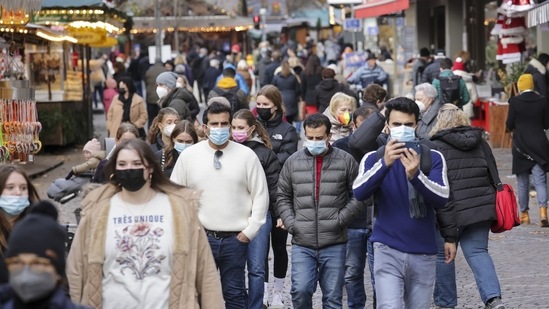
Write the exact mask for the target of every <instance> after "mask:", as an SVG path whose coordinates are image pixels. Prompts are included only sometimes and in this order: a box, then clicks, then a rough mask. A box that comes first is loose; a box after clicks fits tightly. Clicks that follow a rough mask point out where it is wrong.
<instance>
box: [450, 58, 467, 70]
mask: <svg viewBox="0 0 549 309" xmlns="http://www.w3.org/2000/svg"><path fill="white" fill-rule="evenodd" d="M452 70H454V71H455V70H461V71H465V63H463V59H462V58H461V57H457V58H456V61H454V65H453V66H452Z"/></svg>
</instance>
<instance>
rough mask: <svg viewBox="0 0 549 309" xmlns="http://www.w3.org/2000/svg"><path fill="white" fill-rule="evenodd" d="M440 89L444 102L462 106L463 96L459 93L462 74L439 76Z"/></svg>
mask: <svg viewBox="0 0 549 309" xmlns="http://www.w3.org/2000/svg"><path fill="white" fill-rule="evenodd" d="M438 80H439V81H440V91H441V99H442V103H452V104H454V105H455V106H461V96H460V93H459V85H460V82H461V76H456V75H452V76H446V77H442V76H439V77H438Z"/></svg>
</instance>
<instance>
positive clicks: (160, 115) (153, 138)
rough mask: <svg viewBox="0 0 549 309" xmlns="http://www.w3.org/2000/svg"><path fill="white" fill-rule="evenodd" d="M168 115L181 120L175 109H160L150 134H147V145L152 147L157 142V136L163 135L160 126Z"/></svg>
mask: <svg viewBox="0 0 549 309" xmlns="http://www.w3.org/2000/svg"><path fill="white" fill-rule="evenodd" d="M167 115H174V116H177V119H178V120H179V113H178V112H177V111H176V110H175V109H174V108H172V107H164V108H162V109H160V111H159V112H158V115H157V116H156V117H154V119H153V121H152V123H151V126H150V128H149V133H148V134H147V143H149V144H150V145H152V144H154V143H155V142H156V136H157V135H158V133H161V132H160V128H159V127H158V125H159V124H161V123H162V121H164V117H165V116H167Z"/></svg>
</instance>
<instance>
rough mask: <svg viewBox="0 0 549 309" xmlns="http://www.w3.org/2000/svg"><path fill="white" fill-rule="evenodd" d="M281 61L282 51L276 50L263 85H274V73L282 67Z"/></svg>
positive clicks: (266, 71) (263, 79) (266, 70)
mask: <svg viewBox="0 0 549 309" xmlns="http://www.w3.org/2000/svg"><path fill="white" fill-rule="evenodd" d="M280 59H281V55H280V51H278V50H275V51H274V52H273V55H272V57H271V60H272V62H271V64H269V66H268V67H267V68H266V69H265V75H264V76H263V78H262V79H261V80H262V81H263V82H262V84H263V85H268V84H271V83H272V81H273V78H274V72H275V71H276V69H277V68H278V67H279V66H280Z"/></svg>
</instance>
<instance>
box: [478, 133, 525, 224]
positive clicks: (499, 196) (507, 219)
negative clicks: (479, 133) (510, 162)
mask: <svg viewBox="0 0 549 309" xmlns="http://www.w3.org/2000/svg"><path fill="white" fill-rule="evenodd" d="M481 147H482V151H483V152H484V157H485V158H486V163H488V170H489V171H490V176H491V178H492V182H493V184H494V186H495V187H496V190H497V191H496V220H494V222H492V227H491V228H490V230H491V231H492V233H501V232H505V231H509V230H511V229H512V228H514V227H515V226H519V225H520V218H519V213H518V206H517V198H516V197H515V191H514V190H513V187H511V186H510V185H508V184H502V183H501V180H500V179H499V174H498V170H497V168H496V164H495V160H494V157H493V155H492V150H491V149H490V147H489V146H488V144H486V143H485V142H484V143H482V146H481ZM486 148H488V149H486Z"/></svg>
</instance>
